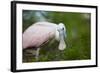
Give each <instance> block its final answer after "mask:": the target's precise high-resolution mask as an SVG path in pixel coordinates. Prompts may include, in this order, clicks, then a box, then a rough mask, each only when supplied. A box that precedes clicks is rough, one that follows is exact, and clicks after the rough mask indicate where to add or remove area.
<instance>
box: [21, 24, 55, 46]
mask: <svg viewBox="0 0 100 73" xmlns="http://www.w3.org/2000/svg"><path fill="white" fill-rule="evenodd" d="M55 28H56V27H55V24H54V25H53V24H52V23H48V22H41V23H40V22H39V23H36V24H33V25H31V26H30V27H29V28H28V29H26V30H25V32H24V33H23V48H27V47H39V46H40V45H42V44H43V43H44V42H46V41H48V40H49V39H51V38H53V37H54V36H55V32H56V29H55Z"/></svg>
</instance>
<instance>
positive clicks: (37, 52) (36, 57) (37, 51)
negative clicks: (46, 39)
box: [35, 48, 40, 61]
mask: <svg viewBox="0 0 100 73" xmlns="http://www.w3.org/2000/svg"><path fill="white" fill-rule="evenodd" d="M39 51H40V48H37V50H36V55H35V59H36V61H38V58H39Z"/></svg>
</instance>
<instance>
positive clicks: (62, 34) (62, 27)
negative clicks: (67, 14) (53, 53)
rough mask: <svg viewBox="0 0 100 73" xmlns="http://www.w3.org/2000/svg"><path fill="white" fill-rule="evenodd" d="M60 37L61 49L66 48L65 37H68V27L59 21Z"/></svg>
mask: <svg viewBox="0 0 100 73" xmlns="http://www.w3.org/2000/svg"><path fill="white" fill-rule="evenodd" d="M57 31H58V37H59V47H58V49H59V50H64V49H65V48H66V43H65V38H66V28H65V25H64V24H63V23H59V25H58V26H57Z"/></svg>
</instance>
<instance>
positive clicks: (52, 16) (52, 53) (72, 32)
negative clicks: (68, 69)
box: [23, 10, 91, 62]
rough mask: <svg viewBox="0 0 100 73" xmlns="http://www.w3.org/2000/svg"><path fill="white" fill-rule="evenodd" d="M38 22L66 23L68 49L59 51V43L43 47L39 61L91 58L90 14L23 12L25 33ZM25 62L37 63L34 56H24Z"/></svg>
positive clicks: (53, 42) (50, 43) (55, 42)
mask: <svg viewBox="0 0 100 73" xmlns="http://www.w3.org/2000/svg"><path fill="white" fill-rule="evenodd" d="M38 21H48V22H52V23H56V24H59V23H64V24H65V27H66V32H67V33H66V35H67V38H66V40H65V41H66V45H67V47H66V49H65V50H64V51H59V50H58V43H59V42H57V41H55V40H53V41H52V42H49V43H47V44H46V45H44V46H42V47H41V50H40V56H39V60H38V61H41V62H42V61H63V60H86V59H90V58H91V40H90V39H91V36H90V35H91V33H90V32H91V29H90V27H91V25H90V14H89V13H76V12H53V11H52V12H51V11H32V10H23V32H24V31H25V29H27V28H28V27H29V26H30V25H32V24H34V23H35V22H38ZM23 62H36V60H35V58H34V56H33V55H27V54H26V53H25V54H23Z"/></svg>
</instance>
